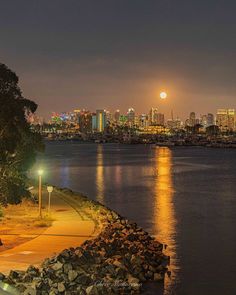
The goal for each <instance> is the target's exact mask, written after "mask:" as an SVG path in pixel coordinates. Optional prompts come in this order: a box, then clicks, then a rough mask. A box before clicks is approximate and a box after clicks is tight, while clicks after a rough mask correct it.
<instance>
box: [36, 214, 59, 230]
mask: <svg viewBox="0 0 236 295" xmlns="http://www.w3.org/2000/svg"><path fill="white" fill-rule="evenodd" d="M53 221H55V219H54V218H53V217H52V216H49V215H46V216H44V217H43V218H42V219H36V220H35V221H34V226H36V227H49V226H51V225H52V222H53Z"/></svg>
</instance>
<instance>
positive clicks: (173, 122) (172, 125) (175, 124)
mask: <svg viewBox="0 0 236 295" xmlns="http://www.w3.org/2000/svg"><path fill="white" fill-rule="evenodd" d="M166 126H167V128H169V129H172V130H173V129H174V130H175V129H176V130H178V129H180V128H181V127H182V122H181V120H180V119H179V118H177V119H168V120H167V122H166Z"/></svg>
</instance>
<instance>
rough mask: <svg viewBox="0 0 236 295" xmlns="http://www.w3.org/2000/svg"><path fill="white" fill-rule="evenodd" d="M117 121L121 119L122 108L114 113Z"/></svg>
mask: <svg viewBox="0 0 236 295" xmlns="http://www.w3.org/2000/svg"><path fill="white" fill-rule="evenodd" d="M114 119H115V122H116V123H118V122H119V120H120V110H116V111H115V114H114Z"/></svg>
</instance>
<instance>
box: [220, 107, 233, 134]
mask: <svg viewBox="0 0 236 295" xmlns="http://www.w3.org/2000/svg"><path fill="white" fill-rule="evenodd" d="M216 124H217V126H219V128H220V130H221V131H229V130H234V129H235V110H234V109H219V110H217V114H216Z"/></svg>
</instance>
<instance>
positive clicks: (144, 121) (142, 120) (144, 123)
mask: <svg viewBox="0 0 236 295" xmlns="http://www.w3.org/2000/svg"><path fill="white" fill-rule="evenodd" d="M138 126H140V127H144V128H146V127H148V115H146V114H141V115H140V116H139V122H138Z"/></svg>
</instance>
